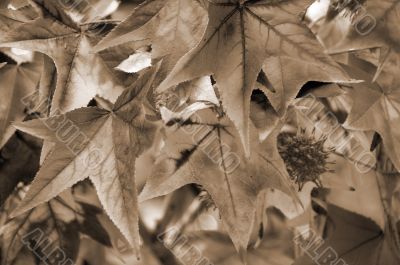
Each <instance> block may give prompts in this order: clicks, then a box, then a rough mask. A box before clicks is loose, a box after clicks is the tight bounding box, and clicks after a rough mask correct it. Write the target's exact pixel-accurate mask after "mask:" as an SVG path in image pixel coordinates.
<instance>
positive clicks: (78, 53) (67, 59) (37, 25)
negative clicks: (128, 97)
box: [0, 0, 132, 112]
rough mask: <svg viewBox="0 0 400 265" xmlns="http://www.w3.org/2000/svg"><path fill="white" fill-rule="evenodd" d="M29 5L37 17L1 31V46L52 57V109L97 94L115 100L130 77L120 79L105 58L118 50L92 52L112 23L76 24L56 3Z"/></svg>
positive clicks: (83, 101)
mask: <svg viewBox="0 0 400 265" xmlns="http://www.w3.org/2000/svg"><path fill="white" fill-rule="evenodd" d="M32 5H33V7H34V8H35V9H36V11H37V13H38V17H37V18H36V19H34V20H31V21H29V22H27V23H22V24H21V25H19V26H18V27H13V28H12V29H11V30H9V31H7V32H6V33H5V34H2V35H1V37H0V46H1V47H14V48H20V49H25V50H32V51H37V52H41V53H44V54H46V55H48V56H49V57H51V58H52V59H53V60H54V62H55V65H56V68H57V85H56V87H57V88H56V92H55V94H54V98H53V109H58V110H59V111H62V112H65V111H69V110H72V109H74V108H78V107H83V106H86V105H87V103H88V102H89V101H90V100H91V99H92V98H93V97H94V96H96V95H100V96H102V97H104V98H107V99H109V100H111V101H115V99H116V97H118V95H119V94H120V93H121V92H122V91H123V88H124V87H125V86H126V85H127V84H129V82H132V77H129V75H125V78H120V77H121V76H120V75H118V74H117V73H116V71H115V70H114V69H112V64H113V63H114V64H115V62H111V63H110V62H109V61H108V59H109V58H110V57H113V58H114V59H115V57H118V56H120V54H119V53H118V52H116V51H114V52H113V53H112V54H109V51H104V52H103V53H101V54H100V53H94V52H92V47H93V46H94V45H95V44H96V43H97V42H98V41H99V40H100V39H101V38H102V37H103V36H104V35H105V34H106V33H107V32H109V30H111V28H112V27H113V26H114V25H115V24H114V23H111V22H106V21H105V22H96V23H86V24H82V25H78V24H76V23H75V22H74V21H73V20H72V19H71V18H70V17H69V16H68V15H67V14H66V13H65V12H64V10H63V9H62V8H61V7H60V5H59V4H58V3H56V2H53V1H48V0H33V1H32ZM124 56H127V54H125V55H124ZM122 58H123V57H121V60H122ZM110 64H111V65H110ZM114 66H116V65H114Z"/></svg>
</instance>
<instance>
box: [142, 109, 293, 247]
mask: <svg viewBox="0 0 400 265" xmlns="http://www.w3.org/2000/svg"><path fill="white" fill-rule="evenodd" d="M216 115H217V116H216ZM167 124H170V125H171V126H172V125H173V124H175V125H176V124H177V125H178V128H175V129H174V128H171V131H170V133H169V134H168V138H167V142H166V145H165V148H164V152H163V155H162V156H161V157H160V159H159V162H158V163H156V165H155V168H154V169H153V171H152V172H153V173H152V175H151V176H150V178H149V179H148V181H147V183H146V186H145V187H144V189H143V191H142V193H141V194H140V200H147V199H150V198H154V197H157V196H161V195H165V194H167V193H170V192H172V191H174V190H176V189H178V188H180V187H182V186H184V185H187V184H190V183H196V184H200V185H202V187H203V188H204V189H205V190H206V191H207V192H208V193H209V194H210V195H211V198H212V200H213V201H214V203H215V205H216V206H217V208H218V209H219V211H220V214H221V218H222V221H223V223H224V226H225V228H226V229H227V231H228V233H229V235H230V237H231V239H232V241H233V243H234V245H235V247H236V249H237V250H238V251H239V252H241V254H243V253H244V252H245V250H246V248H247V244H248V242H249V237H250V233H251V227H252V225H253V223H254V214H255V208H256V200H257V196H258V194H259V193H260V191H261V190H263V189H265V188H269V187H272V188H276V189H280V190H282V191H284V192H286V193H288V194H290V195H293V194H292V192H293V188H292V186H291V185H290V184H289V181H288V179H289V177H288V175H287V172H286V169H285V165H284V163H283V161H282V159H281V157H280V156H279V153H278V150H277V147H276V133H274V134H271V135H272V136H271V137H270V138H268V139H267V140H265V141H264V142H263V144H261V145H257V144H256V142H258V141H257V140H254V143H253V147H254V149H255V150H257V152H254V156H253V157H252V158H251V159H250V160H247V159H246V158H245V156H244V151H243V148H242V145H241V144H240V141H238V139H239V136H238V133H237V131H236V129H235V128H234V125H233V124H232V122H231V121H230V120H229V119H228V118H227V117H220V118H218V114H217V113H215V112H214V111H213V110H211V109H205V110H201V111H198V112H196V113H195V114H194V115H192V116H191V117H190V118H189V119H187V120H180V121H179V120H177V119H175V120H174V122H171V121H170V122H169V123H168V122H167ZM274 137H275V138H274ZM274 143H275V146H274ZM256 146H258V148H256Z"/></svg>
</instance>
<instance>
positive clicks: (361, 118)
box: [344, 57, 400, 170]
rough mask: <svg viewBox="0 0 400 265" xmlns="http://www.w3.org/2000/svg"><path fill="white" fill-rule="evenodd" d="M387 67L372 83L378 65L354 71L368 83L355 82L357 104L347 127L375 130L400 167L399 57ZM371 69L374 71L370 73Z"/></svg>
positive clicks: (395, 163)
mask: <svg viewBox="0 0 400 265" xmlns="http://www.w3.org/2000/svg"><path fill="white" fill-rule="evenodd" d="M392 58H393V60H391V61H390V62H388V63H387V68H385V69H384V71H383V72H382V73H381V75H380V76H379V78H378V80H377V81H376V82H372V80H371V79H372V76H373V71H374V68H372V69H371V67H369V69H370V70H369V69H356V68H352V69H351V73H352V74H353V75H354V76H358V77H359V78H360V79H361V78H362V79H364V80H366V82H365V83H361V84H356V85H354V86H353V87H354V89H353V90H352V91H350V96H351V98H352V100H353V105H352V109H351V112H350V114H349V117H348V118H347V120H346V123H345V124H344V126H345V127H347V128H350V129H356V130H373V131H376V132H377V133H379V135H380V136H381V137H382V139H383V144H384V148H385V150H386V151H387V153H388V155H389V157H390V159H391V160H392V162H393V164H394V165H395V166H396V168H397V169H398V170H399V169H400V153H399V148H400V134H399V129H400V128H399V124H400V105H399V104H400V101H399V96H400V79H399V77H398V76H396V74H395V73H396V69H398V67H399V65H400V58H399V57H392ZM368 71H370V72H368Z"/></svg>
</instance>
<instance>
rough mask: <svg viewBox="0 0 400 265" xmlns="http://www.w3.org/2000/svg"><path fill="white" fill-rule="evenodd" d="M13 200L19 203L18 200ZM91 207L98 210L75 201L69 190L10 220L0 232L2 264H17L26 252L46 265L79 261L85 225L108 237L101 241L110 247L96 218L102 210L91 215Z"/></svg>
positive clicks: (99, 234)
mask: <svg viewBox="0 0 400 265" xmlns="http://www.w3.org/2000/svg"><path fill="white" fill-rule="evenodd" d="M16 197H18V195H17V196H16ZM13 200H14V202H13V203H14V204H15V200H16V198H13ZM88 207H90V208H92V209H94V208H96V207H94V206H88V205H86V204H81V203H79V202H77V201H75V199H74V198H73V197H72V195H71V193H70V192H69V191H67V192H64V193H63V194H61V195H60V196H58V197H56V198H54V199H52V200H51V201H49V202H47V203H45V204H42V205H40V206H38V207H36V208H35V209H32V210H30V211H28V212H26V213H24V214H23V215H20V216H18V217H17V218H14V219H11V220H9V221H8V222H7V223H6V224H5V225H4V226H3V227H2V228H1V230H0V238H1V240H2V261H1V262H2V264H5V265H8V264H15V263H14V262H15V261H16V260H18V259H19V257H20V256H21V255H23V251H24V249H29V251H30V252H31V255H35V256H36V257H35V258H36V259H39V260H41V261H42V262H44V263H46V264H47V263H48V264H57V262H72V261H75V260H76V258H77V255H78V251H79V244H80V238H79V233H80V231H83V232H86V230H85V229H86V227H85V226H84V224H85V223H89V224H90V225H91V226H92V227H91V229H92V230H95V231H96V233H98V235H97V238H99V237H100V236H101V235H102V236H104V237H103V238H101V240H99V241H100V242H102V243H105V244H106V245H107V244H108V245H109V244H110V243H109V238H108V236H107V234H105V230H104V228H103V227H102V226H101V224H100V223H99V221H98V219H97V217H96V214H98V213H99V210H97V212H93V211H92V212H91V213H90V214H91V215H89V213H88V212H86V211H85V210H84V208H88ZM96 209H97V208H96ZM100 211H101V210H100ZM68 259H69V260H70V261H67V260H68Z"/></svg>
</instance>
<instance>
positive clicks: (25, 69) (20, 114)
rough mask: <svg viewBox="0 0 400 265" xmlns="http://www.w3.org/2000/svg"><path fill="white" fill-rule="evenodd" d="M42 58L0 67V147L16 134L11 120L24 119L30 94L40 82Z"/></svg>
mask: <svg viewBox="0 0 400 265" xmlns="http://www.w3.org/2000/svg"><path fill="white" fill-rule="evenodd" d="M40 67H41V60H40V58H36V59H35V60H34V61H33V62H31V63H23V64H21V65H16V64H7V65H6V66H4V67H3V68H2V69H0V79H1V80H2V82H1V84H0V106H1V109H0V148H2V147H3V146H4V144H5V143H6V142H7V140H8V139H9V138H10V137H11V136H12V135H13V134H14V131H15V129H14V128H13V127H12V126H10V125H11V122H14V121H22V120H23V119H24V118H25V116H26V113H25V108H27V107H28V106H27V105H25V104H27V102H28V101H29V100H28V96H29V95H30V94H32V93H33V92H34V91H35V89H36V86H37V84H38V82H39V77H40V73H39V69H40Z"/></svg>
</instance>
